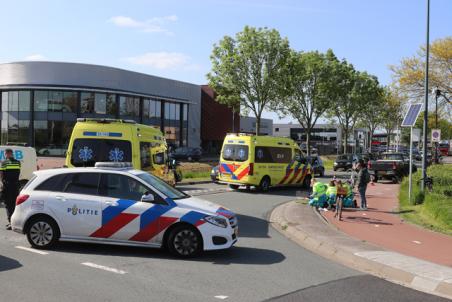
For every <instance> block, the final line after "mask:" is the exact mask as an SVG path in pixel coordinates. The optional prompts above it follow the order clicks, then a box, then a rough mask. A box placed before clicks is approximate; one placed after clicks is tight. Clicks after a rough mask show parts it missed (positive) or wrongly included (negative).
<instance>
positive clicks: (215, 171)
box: [210, 165, 220, 182]
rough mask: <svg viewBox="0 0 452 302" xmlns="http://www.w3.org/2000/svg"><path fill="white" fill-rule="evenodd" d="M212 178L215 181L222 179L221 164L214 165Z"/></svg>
mask: <svg viewBox="0 0 452 302" xmlns="http://www.w3.org/2000/svg"><path fill="white" fill-rule="evenodd" d="M210 178H211V179H212V181H213V182H217V181H219V180H220V165H216V166H214V167H212V170H211V171H210Z"/></svg>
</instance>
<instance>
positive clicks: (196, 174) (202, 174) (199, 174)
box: [182, 171, 210, 180]
mask: <svg viewBox="0 0 452 302" xmlns="http://www.w3.org/2000/svg"><path fill="white" fill-rule="evenodd" d="M195 178H202V179H204V178H206V179H210V171H182V180H184V179H195Z"/></svg>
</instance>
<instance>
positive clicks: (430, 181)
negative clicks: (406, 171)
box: [421, 175, 433, 192]
mask: <svg viewBox="0 0 452 302" xmlns="http://www.w3.org/2000/svg"><path fill="white" fill-rule="evenodd" d="M421 181H424V188H427V189H428V191H429V192H432V191H433V178H432V177H431V176H428V175H426V177H425V180H424V179H423V178H422V179H421Z"/></svg>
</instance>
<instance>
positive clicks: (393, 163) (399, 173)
mask: <svg viewBox="0 0 452 302" xmlns="http://www.w3.org/2000/svg"><path fill="white" fill-rule="evenodd" d="M367 166H368V169H369V173H370V175H371V177H372V178H373V179H374V181H378V180H379V179H392V181H393V182H394V183H397V182H399V181H400V180H401V179H402V177H404V176H407V175H408V174H409V170H410V161H409V158H408V157H406V156H405V155H404V153H401V152H398V153H397V152H386V153H383V154H381V155H380V157H379V158H378V159H377V160H370V161H369V162H368V165H367ZM412 171H413V172H416V171H417V167H416V166H415V165H414V164H413V165H412Z"/></svg>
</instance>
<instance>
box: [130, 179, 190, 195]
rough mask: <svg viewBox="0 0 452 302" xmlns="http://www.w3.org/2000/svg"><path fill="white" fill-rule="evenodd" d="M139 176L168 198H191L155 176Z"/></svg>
mask: <svg viewBox="0 0 452 302" xmlns="http://www.w3.org/2000/svg"><path fill="white" fill-rule="evenodd" d="M137 176H138V177H139V178H140V179H142V180H143V181H145V182H146V183H147V184H149V185H151V186H152V187H154V188H155V189H157V190H158V191H159V192H161V193H162V194H163V195H165V196H166V197H169V198H171V199H173V200H174V199H183V198H188V197H190V196H189V195H187V194H185V193H183V192H181V191H179V190H177V189H175V188H173V187H171V186H170V185H168V184H167V183H165V182H164V181H162V180H161V179H159V178H157V177H155V176H154V175H151V174H149V173H140V174H137Z"/></svg>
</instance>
